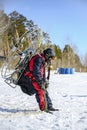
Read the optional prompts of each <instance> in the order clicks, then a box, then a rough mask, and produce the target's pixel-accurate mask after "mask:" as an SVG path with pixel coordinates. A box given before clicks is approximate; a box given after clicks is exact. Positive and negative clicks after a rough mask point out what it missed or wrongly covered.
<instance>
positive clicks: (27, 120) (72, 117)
mask: <svg viewBox="0 0 87 130" xmlns="http://www.w3.org/2000/svg"><path fill="white" fill-rule="evenodd" d="M50 76H51V77H50V86H49V89H48V92H49V95H50V98H51V100H52V103H53V107H55V108H58V109H59V111H56V112H53V114H49V113H45V112H41V111H39V107H38V103H37V102H36V99H35V95H33V96H28V95H27V94H24V93H23V92H22V91H21V89H20V87H19V86H17V87H16V88H15V89H13V88H11V87H10V86H8V85H7V84H6V83H5V82H4V79H2V77H1V75H0V130H87V73H76V72H75V73H74V74H67V75H65V74H55V73H54V71H53V72H52V71H51V75H50Z"/></svg>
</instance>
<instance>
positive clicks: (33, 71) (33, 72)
mask: <svg viewBox="0 0 87 130" xmlns="http://www.w3.org/2000/svg"><path fill="white" fill-rule="evenodd" d="M54 56H55V54H54V51H53V50H52V49H51V48H47V49H45V50H44V51H43V53H41V54H36V55H35V56H33V57H32V58H31V60H30V61H29V63H28V66H27V68H26V70H25V72H24V73H23V75H22V77H21V78H20V80H19V82H18V84H19V85H20V86H21V89H22V91H23V92H25V93H27V94H28V95H33V94H36V99H37V102H38V104H39V108H40V110H41V111H44V110H45V109H47V110H51V111H54V110H55V109H54V108H53V105H52V101H51V99H50V97H49V94H48V91H47V87H48V82H47V81H46V74H45V73H46V72H45V66H46V64H48V63H49V62H50V61H51V60H52V59H53V58H54Z"/></svg>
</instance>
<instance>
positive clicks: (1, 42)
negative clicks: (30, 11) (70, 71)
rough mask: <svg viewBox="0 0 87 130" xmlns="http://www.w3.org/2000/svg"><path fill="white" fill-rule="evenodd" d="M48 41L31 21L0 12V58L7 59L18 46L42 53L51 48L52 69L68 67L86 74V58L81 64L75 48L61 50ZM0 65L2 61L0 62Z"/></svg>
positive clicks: (16, 15)
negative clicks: (52, 51)
mask: <svg viewBox="0 0 87 130" xmlns="http://www.w3.org/2000/svg"><path fill="white" fill-rule="evenodd" d="M50 39H51V38H50V36H49V34H48V33H46V32H44V31H43V30H42V29H41V28H40V27H39V25H37V24H35V23H34V21H33V20H31V19H30V20H28V19H27V18H26V17H25V16H23V15H22V14H20V13H18V12H17V11H13V12H11V13H10V14H9V15H7V14H5V13H4V11H3V10H0V56H3V57H7V56H8V55H9V52H10V50H11V49H12V48H13V46H16V47H17V46H20V50H21V51H23V50H25V49H27V48H33V49H36V48H40V51H42V50H43V49H45V48H47V47H51V48H53V50H54V52H55V55H56V57H55V59H54V60H55V61H53V63H52V65H53V66H52V69H57V68H59V67H64V68H67V67H70V68H75V70H76V71H77V72H87V62H86V61H87V56H85V57H84V59H85V60H84V63H83V62H82V61H81V58H80V57H79V56H78V54H77V52H76V51H75V48H73V47H72V46H71V45H70V44H66V45H65V46H64V48H63V50H62V49H61V48H60V45H59V43H52V42H51V40H50ZM1 65H2V60H0V66H1Z"/></svg>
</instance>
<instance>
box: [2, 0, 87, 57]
mask: <svg viewBox="0 0 87 130" xmlns="http://www.w3.org/2000/svg"><path fill="white" fill-rule="evenodd" d="M0 3H1V5H2V8H3V9H4V11H5V13H7V14H9V13H11V12H13V11H15V10H16V11H17V12H19V13H20V14H22V15H24V16H25V17H26V18H27V19H28V20H31V19H32V20H33V21H34V23H35V24H37V25H38V26H39V27H40V28H41V29H42V30H43V31H44V32H46V33H48V34H49V36H50V38H51V41H52V43H55V44H56V45H59V46H60V48H61V49H63V48H64V46H65V44H70V45H71V46H74V48H75V49H76V51H77V53H78V54H79V55H85V54H86V53H87V36H86V34H87V1H86V0H0Z"/></svg>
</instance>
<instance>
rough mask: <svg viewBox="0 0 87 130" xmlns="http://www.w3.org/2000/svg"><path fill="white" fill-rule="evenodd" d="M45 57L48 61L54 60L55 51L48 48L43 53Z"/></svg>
mask: <svg viewBox="0 0 87 130" xmlns="http://www.w3.org/2000/svg"><path fill="white" fill-rule="evenodd" d="M43 53H44V55H45V57H46V60H48V59H49V58H52V59H53V58H54V57H55V53H54V51H53V50H52V49H51V48H47V49H45V50H44V51H43Z"/></svg>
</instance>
